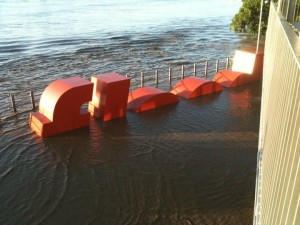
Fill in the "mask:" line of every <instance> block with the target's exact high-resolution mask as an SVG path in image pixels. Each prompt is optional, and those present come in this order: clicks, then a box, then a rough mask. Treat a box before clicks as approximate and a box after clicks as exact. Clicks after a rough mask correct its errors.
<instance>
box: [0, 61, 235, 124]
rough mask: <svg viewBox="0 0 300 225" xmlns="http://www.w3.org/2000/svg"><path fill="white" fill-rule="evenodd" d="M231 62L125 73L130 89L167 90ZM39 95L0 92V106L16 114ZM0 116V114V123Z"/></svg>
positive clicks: (30, 106) (30, 107) (35, 102)
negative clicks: (149, 87) (151, 88)
mask: <svg viewBox="0 0 300 225" xmlns="http://www.w3.org/2000/svg"><path fill="white" fill-rule="evenodd" d="M231 64H232V63H231V59H229V58H226V59H225V60H219V59H218V60H216V61H199V62H198V63H191V64H185V65H181V66H173V67H171V66H170V67H168V68H166V69H160V70H158V69H154V70H150V71H142V72H140V74H126V76H127V77H130V78H131V85H130V88H131V89H134V88H137V87H144V86H146V85H147V86H155V87H159V88H161V89H164V90H169V89H170V88H171V87H172V85H173V84H174V83H173V82H176V81H179V80H181V79H184V78H185V77H192V76H193V77H202V78H206V79H207V78H209V77H212V76H213V75H215V74H216V73H218V72H219V70H222V69H229V68H230V67H231ZM41 95H42V91H41V90H27V91H22V92H15V93H9V94H0V103H1V107H6V108H7V111H5V113H6V114H7V113H8V114H10V115H16V114H17V113H20V112H25V111H31V110H35V109H36V108H37V107H38V102H39V100H40V97H41ZM1 117H2V116H1V115H0V123H1Z"/></svg>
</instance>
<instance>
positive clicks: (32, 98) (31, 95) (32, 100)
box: [30, 90, 35, 109]
mask: <svg viewBox="0 0 300 225" xmlns="http://www.w3.org/2000/svg"><path fill="white" fill-rule="evenodd" d="M30 98H31V105H32V109H35V102H34V93H33V90H31V91H30Z"/></svg>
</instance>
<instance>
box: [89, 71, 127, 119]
mask: <svg viewBox="0 0 300 225" xmlns="http://www.w3.org/2000/svg"><path fill="white" fill-rule="evenodd" d="M91 80H92V82H93V83H94V91H93V100H92V102H90V103H89V111H90V112H91V114H92V115H93V116H94V117H97V118H100V119H102V120H103V121H108V120H111V119H114V118H119V117H124V116H126V109H127V98H128V93H129V86H130V79H129V78H127V77H125V76H123V75H120V74H117V73H107V74H100V75H96V76H92V79H91Z"/></svg>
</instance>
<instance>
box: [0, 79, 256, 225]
mask: <svg viewBox="0 0 300 225" xmlns="http://www.w3.org/2000/svg"><path fill="white" fill-rule="evenodd" d="M260 85H261V84H260V83H254V84H251V85H246V86H245V87H242V88H237V89H225V90H224V91H223V92H221V93H219V94H217V95H212V96H204V97H200V98H196V99H193V100H191V101H190V100H184V99H182V100H181V102H180V103H178V104H177V105H173V106H166V107H162V108H159V109H157V110H152V111H148V112H145V113H140V114H134V113H131V112H128V113H127V117H126V118H124V119H117V120H113V121H110V122H101V121H99V120H92V121H91V122H90V126H89V127H86V128H82V129H79V130H75V131H71V132H68V133H64V134H61V135H57V136H54V137H49V138H44V139H41V138H38V137H37V136H35V135H34V133H33V132H32V131H30V129H29V128H28V126H27V124H26V125H24V126H23V127H21V128H19V129H18V130H17V131H14V132H8V133H5V134H3V135H2V136H1V143H0V146H1V148H0V149H1V150H0V154H1V156H2V157H1V159H0V171H1V173H0V182H1V186H0V201H1V202H5V204H1V205H0V223H1V224H19V223H20V221H22V223H24V224H56V223H58V221H59V223H60V224H162V225H163V224H224V225H225V224H233V225H234V224H252V215H253V205H254V186H255V172H256V152H257V143H258V126H259V125H258V124H259V108H260V97H259V96H260V89H261V88H260Z"/></svg>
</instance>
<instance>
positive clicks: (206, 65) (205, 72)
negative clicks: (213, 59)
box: [204, 61, 208, 78]
mask: <svg viewBox="0 0 300 225" xmlns="http://www.w3.org/2000/svg"><path fill="white" fill-rule="evenodd" d="M207 71H208V61H206V62H205V71H204V74H205V78H207Z"/></svg>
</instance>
